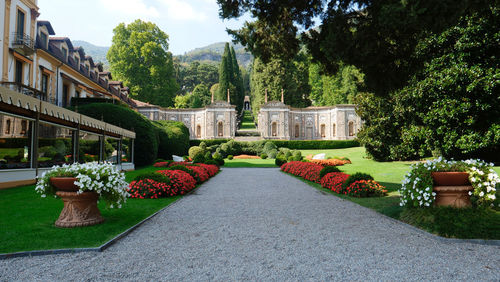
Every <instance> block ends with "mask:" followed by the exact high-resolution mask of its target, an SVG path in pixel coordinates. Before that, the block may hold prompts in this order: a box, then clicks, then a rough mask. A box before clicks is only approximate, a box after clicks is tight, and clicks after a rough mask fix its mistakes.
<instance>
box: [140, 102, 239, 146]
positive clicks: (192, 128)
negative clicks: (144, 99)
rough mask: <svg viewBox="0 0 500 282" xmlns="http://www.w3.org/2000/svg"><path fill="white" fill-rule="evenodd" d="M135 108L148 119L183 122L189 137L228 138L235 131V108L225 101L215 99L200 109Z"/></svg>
mask: <svg viewBox="0 0 500 282" xmlns="http://www.w3.org/2000/svg"><path fill="white" fill-rule="evenodd" d="M137 110H138V112H139V113H141V114H143V115H144V116H146V117H147V118H148V119H150V120H172V121H181V122H183V123H184V125H186V127H187V128H188V129H189V137H190V139H217V138H224V139H229V138H234V135H235V133H236V108H235V106H232V105H230V104H229V103H227V102H222V101H216V102H214V103H212V104H211V105H209V106H207V107H205V108H200V109H164V108H160V107H157V106H153V105H149V106H142V107H138V108H137ZM219 129H222V130H219Z"/></svg>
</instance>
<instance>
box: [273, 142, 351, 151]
mask: <svg viewBox="0 0 500 282" xmlns="http://www.w3.org/2000/svg"><path fill="white" fill-rule="evenodd" d="M269 141H271V142H273V143H274V144H275V145H276V146H277V147H278V148H288V149H294V150H299V149H300V150H307V149H343V148H351V147H359V142H358V141H357V140H268V142H269Z"/></svg>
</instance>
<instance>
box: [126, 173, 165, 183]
mask: <svg viewBox="0 0 500 282" xmlns="http://www.w3.org/2000/svg"><path fill="white" fill-rule="evenodd" d="M144 179H151V180H154V181H156V182H160V183H166V184H170V178H168V177H166V176H164V175H162V174H160V173H158V172H155V171H154V172H144V173H141V174H139V175H137V176H136V177H135V178H134V181H139V180H144Z"/></svg>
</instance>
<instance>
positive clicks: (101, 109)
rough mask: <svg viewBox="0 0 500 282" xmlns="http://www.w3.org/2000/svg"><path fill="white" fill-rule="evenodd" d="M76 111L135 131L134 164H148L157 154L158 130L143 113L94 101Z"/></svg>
mask: <svg viewBox="0 0 500 282" xmlns="http://www.w3.org/2000/svg"><path fill="white" fill-rule="evenodd" d="M78 112H79V113H81V114H84V115H88V116H90V117H93V118H95V119H99V120H100V119H101V117H102V118H103V120H104V121H105V122H108V123H111V124H114V125H116V126H119V127H122V128H125V129H128V130H132V131H135V133H136V139H135V142H134V152H135V164H136V165H137V166H144V165H150V164H152V163H153V162H154V160H156V157H157V154H158V130H157V129H156V128H155V126H154V125H153V124H152V123H151V122H150V121H149V120H148V119H147V118H146V117H145V116H143V115H141V114H139V113H138V112H135V111H133V110H131V109H129V108H126V107H123V106H118V105H113V104H107V103H94V104H88V105H83V106H80V107H78Z"/></svg>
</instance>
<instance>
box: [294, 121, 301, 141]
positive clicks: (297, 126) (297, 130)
mask: <svg viewBox="0 0 500 282" xmlns="http://www.w3.org/2000/svg"><path fill="white" fill-rule="evenodd" d="M299 136H300V126H299V124H298V123H297V124H296V125H295V137H296V138H297V137H299Z"/></svg>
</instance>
